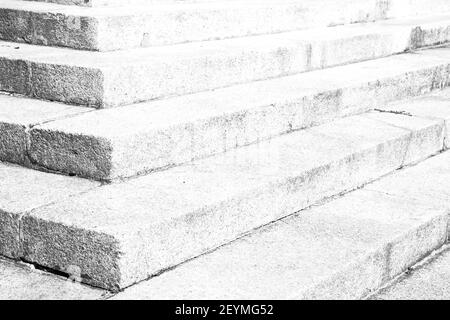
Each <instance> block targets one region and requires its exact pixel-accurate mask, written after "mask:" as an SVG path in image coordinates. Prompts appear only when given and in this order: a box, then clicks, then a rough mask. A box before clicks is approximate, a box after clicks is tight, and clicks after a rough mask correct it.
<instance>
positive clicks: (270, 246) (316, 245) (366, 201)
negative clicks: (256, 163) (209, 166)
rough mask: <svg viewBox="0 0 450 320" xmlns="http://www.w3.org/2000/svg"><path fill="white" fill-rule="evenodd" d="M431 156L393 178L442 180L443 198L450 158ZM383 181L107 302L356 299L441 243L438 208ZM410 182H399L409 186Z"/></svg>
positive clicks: (442, 208)
mask: <svg viewBox="0 0 450 320" xmlns="http://www.w3.org/2000/svg"><path fill="white" fill-rule="evenodd" d="M435 158H436V159H434V158H433V159H427V160H425V161H424V162H423V163H421V164H419V165H418V166H417V169H416V168H414V169H413V168H406V169H404V170H402V171H399V173H400V172H401V174H404V175H405V176H408V175H410V171H412V170H416V171H417V172H418V174H414V177H415V178H418V177H421V178H424V177H426V176H430V177H432V178H435V177H436V176H439V177H440V176H441V175H443V176H446V178H447V183H446V184H445V185H442V184H440V183H438V182H435V185H436V186H438V188H439V189H440V190H439V191H438V190H436V189H435V190H434V191H435V192H434V193H435V194H436V195H439V194H440V193H441V194H442V193H444V194H446V189H448V181H449V180H448V178H449V174H448V172H450V171H449V169H450V166H449V163H450V161H449V160H450V153H448V152H447V153H444V154H442V155H440V156H436V157H435ZM432 162H433V170H429V169H428V167H429V166H430V163H432ZM444 172H445V174H446V175H445V174H443V173H444ZM385 179H390V180H392V182H393V183H392V185H393V188H392V189H389V190H381V191H371V184H368V185H367V186H366V187H365V188H362V189H361V190H358V191H354V192H350V193H348V194H347V195H344V196H342V197H338V198H337V199H331V200H330V201H329V202H327V203H325V204H321V205H317V206H313V207H312V208H309V209H306V210H303V211H301V212H299V213H297V214H295V215H293V216H290V217H287V218H284V219H282V220H280V221H277V222H275V223H273V224H271V225H268V226H266V227H263V228H261V229H259V230H256V231H254V232H252V233H251V234H249V235H246V236H243V237H242V238H240V239H238V240H236V241H233V242H231V243H229V244H227V245H225V246H222V247H220V248H218V249H217V250H215V251H213V252H210V253H207V254H205V255H202V256H199V257H197V258H195V259H193V260H191V261H188V262H187V263H185V264H183V265H180V266H178V267H177V268H175V269H173V270H170V271H167V272H165V273H163V274H161V275H159V276H156V277H154V278H152V279H150V280H147V281H144V282H142V283H139V284H137V285H135V286H132V287H130V288H127V289H125V291H124V292H121V293H119V294H118V295H116V296H115V297H114V299H156V298H157V299H194V300H196V299H299V298H302V299H330V298H331V299H361V298H363V297H364V296H366V295H367V294H369V293H370V292H371V291H372V290H376V289H378V288H379V287H380V286H382V285H383V284H384V283H386V281H388V280H389V279H392V278H393V277H395V276H396V275H398V274H399V273H401V272H403V271H405V270H406V269H407V268H408V267H409V266H411V265H413V264H414V263H415V262H417V261H418V260H420V259H421V258H422V257H423V255H424V254H427V253H429V252H431V251H432V250H434V249H436V248H439V247H440V246H441V245H442V244H443V243H444V242H445V240H446V229H447V228H446V223H447V221H448V218H449V216H448V215H447V213H446V205H445V204H443V203H436V202H435V201H433V200H432V199H429V201H423V200H421V199H413V200H412V199H409V198H407V197H404V196H403V195H402V194H401V192H394V193H391V191H394V190H395V186H394V185H395V184H396V185H397V186H403V185H405V184H404V181H403V180H401V179H399V178H398V174H396V173H394V174H393V175H391V176H389V177H388V178H382V179H380V183H382V182H383V181H384V180H385ZM418 181H419V180H416V182H415V183H412V184H411V183H410V182H411V180H410V181H408V182H407V185H408V186H412V187H417V186H418V184H420V183H417V182H418ZM438 181H441V179H439V180H438ZM398 190H399V191H400V189H398ZM449 231H450V230H449Z"/></svg>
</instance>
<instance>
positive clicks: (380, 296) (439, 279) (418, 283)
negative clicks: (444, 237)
mask: <svg viewBox="0 0 450 320" xmlns="http://www.w3.org/2000/svg"><path fill="white" fill-rule="evenodd" d="M448 266H450V245H447V246H444V248H442V249H441V250H439V251H437V252H436V253H434V254H433V256H431V257H429V258H428V259H426V261H424V262H422V263H420V264H419V265H418V266H415V267H414V268H413V269H412V270H410V272H409V273H408V274H407V275H404V276H403V277H400V278H399V279H397V280H396V281H395V282H394V283H392V284H391V285H389V286H388V287H386V288H383V289H382V290H381V291H380V292H377V293H376V294H375V295H374V296H372V297H370V300H450V288H449V285H448V284H449V283H450V268H449V267H448Z"/></svg>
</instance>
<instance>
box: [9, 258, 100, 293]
mask: <svg viewBox="0 0 450 320" xmlns="http://www.w3.org/2000/svg"><path fill="white" fill-rule="evenodd" d="M0 287H1V288H2V290H1V291H0V299H2V300H73V299H76V300H93V299H100V298H103V297H105V296H106V295H107V292H105V291H104V290H99V289H95V288H91V287H88V286H85V285H82V284H79V283H72V282H69V281H67V279H66V278H63V277H59V276H56V275H53V274H49V273H46V272H42V271H39V270H36V269H34V267H33V266H32V265H27V264H24V263H20V262H13V261H9V260H5V259H1V258H0Z"/></svg>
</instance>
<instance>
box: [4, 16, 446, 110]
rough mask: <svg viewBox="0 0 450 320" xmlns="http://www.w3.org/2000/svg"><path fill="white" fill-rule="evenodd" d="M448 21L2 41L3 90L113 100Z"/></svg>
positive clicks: (183, 88) (437, 32) (373, 46)
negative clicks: (41, 42)
mask: <svg viewBox="0 0 450 320" xmlns="http://www.w3.org/2000/svg"><path fill="white" fill-rule="evenodd" d="M449 26H450V20H449V19H448V18H441V20H438V21H435V20H434V19H429V18H427V19H421V20H415V21H410V20H408V21H403V22H401V23H400V22H398V21H394V20H392V21H389V22H380V23H376V24H367V25H350V26H344V27H335V28H333V29H330V28H322V29H315V30H314V31H310V30H307V31H295V32H288V33H280V34H274V35H265V36H255V37H248V38H239V39H229V40H221V41H208V42H199V43H188V44H180V45H177V46H166V47H154V48H145V49H136V50H127V51H116V52H88V51H80V50H69V49H62V48H50V47H45V46H31V45H26V44H20V45H18V44H16V43H11V42H0V71H1V72H0V90H3V91H7V92H15V93H20V94H23V95H27V96H31V97H35V98H41V99H49V100H53V101H61V102H66V103H70V104H80V105H86V106H91V107H97V108H103V107H115V106H122V105H126V104H132V103H135V102H142V101H147V100H152V99H158V98H162V97H168V96H174V95H183V94H187V93H194V92H199V91H205V90H209V89H216V88H220V87H224V86H230V85H234V84H239V83H247V82H251V81H255V80H264V79H269V78H276V77H281V76H287V75H291V74H296V73H301V72H305V71H311V70H315V69H322V68H326V67H332V66H336V65H342V64H348V63H352V62H357V61H361V60H369V59H374V58H380V57H384V56H388V55H392V54H395V53H400V52H403V51H405V50H406V49H408V48H416V47H418V46H424V45H433V44H437V43H442V42H445V41H447V40H448V39H449V37H450V33H449V32H448V31H449V30H450V29H449V28H448V27H449Z"/></svg>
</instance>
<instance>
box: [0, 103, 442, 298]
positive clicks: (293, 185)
mask: <svg viewBox="0 0 450 320" xmlns="http://www.w3.org/2000/svg"><path fill="white" fill-rule="evenodd" d="M390 123H394V125H392V124H390ZM443 139H444V122H443V121H442V120H429V119H421V118H416V117H409V116H403V115H397V114H391V113H378V112H371V113H368V114H364V115H359V116H352V117H347V118H344V119H341V120H337V121H335V122H331V123H328V124H325V125H321V126H317V127H315V128H312V129H305V130H302V131H299V132H293V133H291V134H288V135H284V136H282V137H278V138H275V139H272V140H269V141H264V142H260V143H259V144H257V145H252V146H248V147H245V148H240V149H236V150H233V151H230V152H227V153H225V154H222V155H218V156H215V157H211V158H208V159H204V160H198V161H195V162H191V163H189V164H188V165H185V166H180V167H176V168H172V169H170V170H166V171H161V172H155V173H153V174H151V175H147V176H144V177H139V178H136V179H131V180H129V181H127V182H123V183H118V184H110V185H103V186H101V187H98V188H96V189H94V190H90V191H87V192H84V193H83V194H80V195H74V196H71V197H70V198H69V199H66V200H64V199H63V200H61V201H54V202H53V203H52V204H49V205H44V206H39V207H37V208H35V209H33V210H30V211H27V212H26V213H21V214H20V215H19V216H18V215H17V214H14V213H11V210H9V209H8V208H4V207H0V208H1V209H0V213H1V215H2V216H5V215H6V216H7V217H8V219H9V220H6V219H5V218H2V219H0V221H12V222H11V223H10V224H8V225H11V224H14V223H16V225H20V230H19V232H20V237H18V236H17V234H14V233H11V232H10V233H5V232H3V231H2V232H1V234H6V235H10V236H11V237H12V239H13V240H10V241H9V242H6V243H15V242H14V241H16V240H17V239H18V240H19V245H18V246H17V247H18V248H19V249H20V250H19V254H18V256H19V257H21V258H22V259H24V260H25V261H28V262H33V263H36V264H38V265H41V266H45V267H48V268H51V269H53V270H61V271H64V270H66V269H67V267H68V266H77V267H78V268H79V269H80V270H81V273H82V275H83V281H84V282H86V283H89V284H92V285H95V286H99V287H103V288H107V289H111V290H118V289H119V288H125V287H127V286H129V285H131V284H133V283H136V282H138V281H141V280H144V279H146V278H148V277H149V276H152V275H155V274H158V273H160V272H162V271H164V270H166V269H167V268H170V267H172V266H175V265H177V264H179V263H181V262H183V261H186V260H187V259H190V258H193V257H195V256H197V255H199V254H202V253H204V252H206V251H208V250H210V249H212V248H215V247H217V246H220V245H222V244H224V243H228V242H229V241H232V240H234V239H236V238H237V237H239V236H241V235H243V234H245V233H246V232H248V231H250V230H252V229H254V228H257V227H260V226H262V225H265V224H267V223H270V222H272V221H275V220H277V219H280V218H282V217H285V216H288V215H290V214H292V213H294V212H297V211H299V210H301V209H303V208H306V207H308V206H310V205H312V204H314V203H316V202H317V201H320V200H322V199H324V198H327V197H330V196H333V195H336V194H339V193H341V192H344V191H346V190H352V189H354V188H357V187H359V186H361V185H362V184H364V183H367V182H369V181H372V180H374V179H376V178H379V177H380V176H383V175H385V174H387V173H389V172H392V171H394V170H396V169H398V168H400V167H403V166H405V165H408V164H410V163H414V162H417V161H420V160H421V159H424V158H426V157H428V156H430V155H432V154H435V153H437V152H439V151H440V150H442V149H443ZM5 170H8V167H7V168H5ZM22 170H23V172H28V171H29V170H28V169H22ZM31 172H33V174H36V175H44V176H47V175H49V174H47V173H42V172H38V171H31ZM5 175H7V176H8V177H9V179H8V180H7V181H6V183H5V184H4V185H5V186H6V187H5V188H2V190H3V189H4V190H11V194H10V195H9V196H8V197H0V199H1V200H0V201H5V200H4V199H9V201H14V200H15V201H16V202H20V203H22V204H23V203H25V202H24V201H23V195H22V194H21V192H13V191H14V188H13V187H10V186H9V184H12V185H13V186H16V185H17V184H18V182H17V180H18V179H16V178H15V177H14V174H13V173H11V174H5ZM61 179H70V178H68V177H64V176H61ZM67 181H69V180H67ZM70 181H75V180H70ZM76 181H78V180H76ZM27 186H29V187H30V188H33V189H37V190H41V184H40V183H39V182H36V183H33V184H29V183H28V184H27ZM20 187H22V186H20ZM45 187H46V188H54V187H55V186H54V185H53V184H51V183H48V182H45ZM16 188H17V186H16ZM40 192H42V191H40ZM11 198H12V200H11ZM39 199H41V197H40V198H39ZM7 204H8V202H7ZM18 219H19V221H20V223H18V222H17V220H18ZM2 250H3V251H4V250H6V251H7V252H11V250H9V249H8V248H2ZM8 250H9V251H8Z"/></svg>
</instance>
